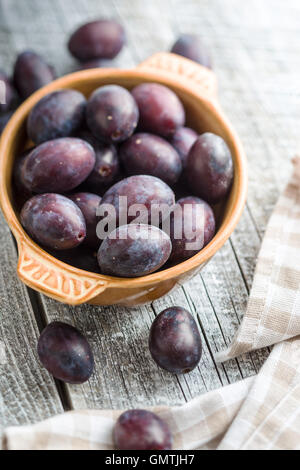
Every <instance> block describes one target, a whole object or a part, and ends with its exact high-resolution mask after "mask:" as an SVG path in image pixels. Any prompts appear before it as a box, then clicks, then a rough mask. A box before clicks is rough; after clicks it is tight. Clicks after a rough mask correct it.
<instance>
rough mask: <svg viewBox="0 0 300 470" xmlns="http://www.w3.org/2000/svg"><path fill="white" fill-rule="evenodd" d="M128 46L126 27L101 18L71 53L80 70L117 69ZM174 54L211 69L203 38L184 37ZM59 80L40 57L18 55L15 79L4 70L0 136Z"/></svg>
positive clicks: (78, 34)
mask: <svg viewBox="0 0 300 470" xmlns="http://www.w3.org/2000/svg"><path fill="white" fill-rule="evenodd" d="M125 43H126V33H125V30H124V28H123V26H122V25H120V24H119V23H118V22H117V21H115V20H112V19H97V20H94V21H91V22H89V23H86V24H84V25H82V26H80V27H79V28H78V29H76V31H74V33H73V34H72V35H71V37H70V39H69V41H68V44H67V46H68V50H69V52H70V53H71V55H72V56H73V57H74V58H75V59H76V60H77V61H78V62H79V63H78V64H77V65H76V67H75V68H76V70H84V69H90V68H98V67H115V64H114V62H113V59H115V57H116V56H117V55H118V54H119V52H120V51H121V50H122V48H123V46H124V44H125ZM171 52H173V53H176V54H179V55H182V56H184V57H187V58H189V59H191V60H193V61H195V62H198V63H200V64H202V65H204V66H206V67H209V68H211V58H210V54H209V52H208V50H207V47H206V46H204V44H203V43H202V41H201V39H200V37H199V36H197V35H195V34H182V35H181V36H179V38H178V39H177V40H176V42H175V43H174V44H173V46H172V48H171ZM55 78H56V72H55V69H54V67H53V66H52V65H50V64H48V62H47V61H46V60H45V59H44V57H42V56H41V55H40V54H37V53H36V52H34V51H32V50H25V51H23V52H21V53H20V54H18V56H17V59H16V62H15V65H14V69H13V73H12V77H11V78H10V77H9V76H8V75H7V74H6V73H5V72H4V71H2V70H0V81H2V82H3V83H4V85H5V104H0V135H1V132H2V131H3V129H4V127H5V126H6V124H7V122H8V121H9V119H10V117H11V116H12V114H13V110H14V109H15V108H16V107H17V106H18V105H19V104H20V102H21V101H22V100H24V99H26V98H28V97H29V96H30V95H31V94H32V93H34V92H35V91H36V90H38V89H39V88H41V87H43V86H45V85H47V84H48V83H50V82H52V81H53V80H54V79H55Z"/></svg>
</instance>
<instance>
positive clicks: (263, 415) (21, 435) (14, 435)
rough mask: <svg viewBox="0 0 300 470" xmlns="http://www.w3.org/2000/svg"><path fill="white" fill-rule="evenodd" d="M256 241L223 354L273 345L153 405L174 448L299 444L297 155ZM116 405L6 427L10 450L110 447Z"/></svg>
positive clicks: (299, 201)
mask: <svg viewBox="0 0 300 470" xmlns="http://www.w3.org/2000/svg"><path fill="white" fill-rule="evenodd" d="M294 165H295V166H294V174H293V176H292V179H291V181H290V183H289V184H288V186H287V188H286V190H285V191H284V193H283V195H282V196H281V197H280V199H279V201H278V203H277V205H276V207H275V210H274V213H273V214H272V216H271V219H270V222H269V224H268V228H267V231H266V234H265V238H264V241H263V243H262V247H261V251H260V254H259V259H258V263H257V268H256V273H255V277H254V282H253V288H252V291H251V295H250V299H249V303H248V307H247V311H246V313H245V316H244V319H243V322H242V324H241V326H240V329H239V331H238V332H237V334H236V337H235V338H234V340H233V343H232V344H231V346H230V347H229V348H228V350H226V351H224V352H223V353H220V354H219V355H218V357H217V359H218V360H227V359H229V358H232V357H235V356H237V355H239V354H242V353H244V352H246V351H251V350H254V349H258V348H262V347H265V346H271V345H273V344H276V346H275V347H274V349H273V351H272V353H271V354H270V356H269V358H268V359H267V361H266V362H265V364H264V366H263V367H262V369H261V371H260V372H259V373H258V375H257V376H256V377H252V378H249V379H246V380H243V381H240V382H237V383H235V384H232V385H229V386H227V387H224V388H222V389H219V390H215V391H212V392H209V393H207V394H205V395H202V396H200V397H198V398H196V399H194V400H192V401H191V402H189V403H187V404H185V405H183V406H180V407H173V408H167V407H166V408H156V409H155V408H154V409H153V410H154V411H155V412H157V413H158V414H159V415H160V416H161V417H162V418H163V419H165V420H166V421H167V422H168V423H169V426H170V428H171V430H172V432H173V435H174V448H175V449H222V450H225V449H233V450H240V449H243V450H250V449H251V450H254V449H255V450H258V449H261V450H267V449H270V450H271V449H274V450H275V449H290V450H296V449H300V337H297V336H298V335H300V158H297V159H295V161H294ZM119 414H120V411H112V410H106V411H104V410H103V411H96V410H89V411H88V410H86V411H71V412H68V413H65V414H63V415H60V416H55V417H53V418H50V419H48V420H46V421H44V422H42V423H38V424H35V425H33V426H22V427H12V428H8V429H7V430H6V433H5V445H6V448H8V449H112V448H114V446H113V442H112V429H113V426H114V423H115V420H116V419H117V417H118V415H119Z"/></svg>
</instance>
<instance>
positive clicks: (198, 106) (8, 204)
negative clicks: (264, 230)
mask: <svg viewBox="0 0 300 470" xmlns="http://www.w3.org/2000/svg"><path fill="white" fill-rule="evenodd" d="M149 81H152V82H158V83H162V84H164V85H166V86H168V87H170V88H171V89H173V90H174V91H175V93H176V94H177V95H178V96H179V98H180V99H181V100H182V102H183V104H184V107H185V110H186V116H187V121H186V125H187V126H189V127H192V128H193V129H195V130H196V131H197V132H198V133H199V134H200V133H203V132H206V131H210V132H214V133H216V134H218V135H220V136H221V137H223V138H224V139H225V141H226V142H227V144H228V146H229V148H230V150H231V153H232V156H233V160H234V168H235V173H234V182H233V185H232V188H231V191H230V194H229V195H228V198H227V200H226V201H225V202H224V203H222V204H220V205H218V206H215V207H214V211H215V214H216V217H217V233H216V235H215V237H214V238H213V240H212V241H211V242H210V243H209V245H207V246H206V247H205V248H204V249H203V250H202V251H201V252H199V253H198V254H197V255H195V256H194V257H193V258H190V259H189V260H187V261H184V262H183V263H180V264H179V265H176V266H174V267H171V268H168V269H164V270H163V273H165V275H164V277H168V278H169V277H172V276H173V275H175V274H176V272H177V273H178V272H179V271H180V272H185V271H188V270H190V269H191V268H193V267H196V266H197V265H200V264H202V263H204V262H206V261H207V260H208V259H209V258H210V257H211V256H212V255H213V254H214V253H215V252H216V251H217V249H218V248H219V247H220V246H222V245H223V243H224V242H225V241H226V239H227V238H228V236H229V235H230V233H231V232H232V230H233V228H234V225H235V224H236V222H237V220H238V218H239V215H240V212H241V210H242V206H243V205H244V200H245V194H246V176H245V172H246V170H245V167H244V165H245V159H244V155H243V151H242V148H241V146H240V144H239V140H238V138H237V136H236V135H235V133H234V131H233V129H232V128H231V126H230V125H229V123H228V122H227V120H226V118H225V117H224V116H223V114H222V112H221V111H220V109H219V107H218V105H217V104H216V103H215V102H214V100H212V99H211V97H207V96H206V95H205V94H204V93H201V90H199V89H197V85H196V84H195V87H194V88H193V87H192V86H191V84H190V83H184V80H180V79H176V77H174V76H172V74H168V73H157V72H155V71H151V70H150V69H149V71H148V70H142V69H140V70H139V69H138V68H137V69H135V70H118V69H97V70H96V69H95V70H87V71H82V72H76V73H73V74H71V75H67V76H65V77H62V78H61V79H58V80H56V81H54V82H52V83H51V84H49V85H47V86H46V87H44V88H43V89H41V90H39V91H38V92H36V93H35V94H34V95H32V96H31V97H30V98H29V99H28V100H26V101H25V102H24V103H23V104H22V105H21V106H20V108H19V109H18V110H17V111H16V113H15V115H14V117H13V118H12V120H11V121H10V122H9V123H8V125H7V127H6V129H5V131H4V133H3V136H2V139H1V149H2V156H1V158H2V162H1V167H2V175H1V192H2V196H1V198H2V207H3V210H4V214H5V216H6V218H7V219H10V220H8V221H9V222H11V223H10V225H11V226H17V229H18V230H19V231H21V232H23V233H24V231H23V229H22V227H21V225H20V222H19V220H18V211H17V208H16V206H15V203H14V199H13V193H12V184H11V183H12V181H11V180H12V169H13V163H14V160H15V158H16V157H17V156H18V155H20V153H21V152H22V151H23V150H25V149H26V148H28V147H29V146H30V142H29V141H28V139H27V136H26V120H27V116H28V114H29V112H30V110H31V109H32V107H33V106H34V105H35V103H37V102H38V101H39V100H40V99H41V98H42V97H43V96H44V95H46V94H48V93H50V92H52V91H54V90H57V89H61V88H73V89H76V90H78V91H80V92H82V93H83V94H84V95H85V96H86V97H88V96H89V95H90V94H91V93H92V92H93V91H94V90H95V89H96V88H97V87H99V86H101V85H105V84H112V83H114V84H118V85H121V86H124V87H125V88H127V89H129V90H130V89H132V88H133V87H134V86H135V85H138V84H139V83H142V82H149ZM25 238H29V237H28V236H27V235H26V234H25ZM156 275H159V276H160V277H161V276H162V272H159V273H154V274H151V275H148V276H145V278H139V282H142V280H143V279H146V278H147V279H148V280H149V279H154V277H155V276H156ZM95 276H100V275H97V274H95ZM101 277H102V278H103V277H107V276H101ZM124 281H125V279H124ZM126 281H127V282H128V279H126Z"/></svg>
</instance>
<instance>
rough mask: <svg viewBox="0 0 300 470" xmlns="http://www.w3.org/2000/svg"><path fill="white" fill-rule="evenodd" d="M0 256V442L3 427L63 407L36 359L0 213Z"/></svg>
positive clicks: (30, 318) (33, 326) (34, 335)
mask: <svg viewBox="0 0 300 470" xmlns="http://www.w3.org/2000/svg"><path fill="white" fill-rule="evenodd" d="M0 259H1V264H0V348H1V351H0V443H1V431H2V430H3V428H4V427H6V426H11V425H17V424H26V423H33V422H37V421H40V420H42V419H45V418H47V417H49V416H52V415H53V414H56V413H60V412H62V411H63V407H62V405H61V402H60V398H59V395H58V393H57V390H56V387H55V384H54V381H53V379H52V378H51V377H50V376H49V375H48V374H47V372H46V371H45V370H44V369H43V368H42V367H41V365H40V363H39V360H38V356H37V352H36V346H37V339H38V336H39V331H38V327H37V322H36V319H35V316H34V312H33V310H32V306H31V303H30V299H29V296H28V292H27V289H26V288H25V287H24V286H23V285H22V283H21V282H19V281H18V279H17V277H16V263H17V256H16V250H15V245H14V242H13V239H12V237H11V235H10V232H9V229H8V227H7V225H6V223H5V222H4V220H3V217H2V215H1V216H0ZM0 446H1V444H0Z"/></svg>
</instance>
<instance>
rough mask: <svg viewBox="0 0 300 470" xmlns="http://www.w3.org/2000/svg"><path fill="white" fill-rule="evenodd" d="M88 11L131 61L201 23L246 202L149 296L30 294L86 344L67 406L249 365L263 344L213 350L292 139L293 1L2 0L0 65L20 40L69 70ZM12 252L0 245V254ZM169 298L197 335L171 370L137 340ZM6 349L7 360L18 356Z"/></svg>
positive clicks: (199, 387) (185, 388) (152, 390)
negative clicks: (199, 352)
mask: <svg viewBox="0 0 300 470" xmlns="http://www.w3.org/2000/svg"><path fill="white" fill-rule="evenodd" d="M98 16H105V17H115V18H117V19H118V20H119V21H120V22H121V23H122V24H123V25H124V27H125V28H126V31H127V35H128V44H127V46H126V47H125V49H124V50H123V51H122V52H121V54H120V56H119V57H118V58H117V59H116V62H115V63H116V66H120V67H132V66H134V65H135V64H137V63H139V62H140V61H142V60H145V59H146V58H147V57H149V55H151V54H153V53H155V52H158V51H162V50H169V48H170V46H171V44H172V42H173V41H174V40H175V38H176V36H177V35H178V34H179V32H195V33H198V34H200V35H201V37H202V38H203V41H204V42H205V43H206V44H207V46H208V47H209V48H210V49H211V51H212V55H213V61H214V70H215V71H216V74H217V77H218V84H219V99H220V101H221V104H222V106H223V108H224V110H225V112H226V114H227V116H228V117H229V118H230V120H231V122H232V123H233V125H234V126H235V129H236V130H237V132H238V134H239V135H240V137H241V139H242V141H243V144H244V146H245V150H246V153H247V156H248V160H249V196H248V202H247V207H246V209H245V211H244V214H243V216H242V218H241V221H240V223H239V225H238V227H237V229H236V230H235V232H234V234H233V235H232V237H231V239H230V240H229V241H228V242H227V243H226V245H225V246H224V247H223V248H222V249H221V250H220V251H219V252H218V253H217V255H216V256H215V257H214V259H213V260H212V261H211V262H210V263H209V264H208V265H207V267H206V268H205V269H204V270H203V271H202V273H201V274H199V275H197V276H196V277H195V278H194V279H192V280H191V281H190V282H188V283H186V284H184V285H183V286H182V287H181V288H180V289H178V290H177V291H175V292H172V293H171V294H170V295H168V296H166V297H165V298H163V299H160V300H157V301H155V302H154V303H153V305H151V306H143V307H139V308H133V309H126V308H118V307H106V308H99V307H91V306H82V307H68V306H65V305H62V304H59V303H58V302H55V301H53V300H49V299H47V298H45V297H39V296H38V297H39V298H40V302H41V307H40V312H39V313H40V314H41V315H42V316H43V317H44V320H45V321H46V322H49V321H52V320H54V319H58V318H59V319H60V320H64V321H67V322H70V323H72V324H73V325H76V326H77V327H78V328H80V329H81V330H82V331H83V332H84V333H85V334H86V335H87V337H88V339H89V340H90V342H91V344H92V347H93V349H94V351H95V358H96V371H95V374H94V375H93V377H92V379H91V380H90V382H89V383H87V384H85V385H83V386H68V387H66V392H67V393H68V396H69V400H70V404H71V406H72V407H74V408H85V407H89V408H102V407H105V408H108V407H113V408H120V407H124V408H128V407H132V406H139V407H140V406H147V405H154V404H177V403H182V402H184V401H186V400H189V399H190V398H192V397H194V396H196V395H198V394H199V393H203V392H205V391H206V390H211V389H213V388H216V387H220V386H222V385H226V384H228V383H232V382H235V381H237V380H240V379H241V378H244V377H248V376H251V375H253V374H255V373H256V372H257V370H258V369H259V368H260V367H261V365H262V363H263V362H264V360H265V358H266V357H267V355H268V351H267V350H262V351H257V352H254V353H251V354H247V355H245V356H244V357H241V358H239V359H238V360H233V361H228V362H227V363H224V364H216V363H215V361H214V354H215V353H216V352H217V351H220V350H221V349H222V348H224V347H225V346H226V345H228V344H229V342H230V341H231V339H232V337H233V334H234V332H235V331H236V329H237V327H238V325H239V323H240V322H241V319H242V316H243V313H244V311H245V308H246V304H247V299H248V296H249V292H250V289H251V285H252V279H253V274H254V268H255V263H256V258H257V255H258V252H259V248H260V244H261V239H262V237H263V233H264V230H265V228H266V224H267V221H268V218H269V216H270V214H271V211H272V209H273V207H274V204H275V202H276V200H277V197H278V194H279V191H280V190H281V189H282V188H283V186H284V184H285V182H286V181H287V177H288V175H289V172H290V169H291V165H290V163H289V161H290V158H291V157H292V156H293V154H294V153H295V152H296V149H297V144H298V140H299V137H298V136H299V131H298V126H299V109H300V106H299V101H300V82H299V70H300V56H299V50H300V36H299V30H300V4H299V2H298V0H286V1H285V2H281V1H280V0H273V1H272V2H270V1H269V0H249V1H248V2H241V1H240V0H226V2H224V0H201V2H200V1H199V0H185V1H184V2H183V1H182V0H165V1H161V0H151V2H146V1H144V0H102V1H101V2H99V0H86V1H84V2H83V1H81V0H43V2H41V1H40V0H26V2H21V1H18V0H2V1H1V2H0V67H1V65H2V67H3V68H5V69H6V70H7V71H9V70H10V68H11V66H12V64H13V61H14V59H15V54H16V51H19V50H22V49H25V48H32V49H34V50H37V51H38V52H40V53H41V54H43V55H45V57H47V59H48V60H49V61H50V62H52V63H53V64H54V65H55V67H56V69H57V71H58V73H59V74H64V73H66V72H69V71H72V70H74V69H75V68H76V63H75V61H74V60H73V59H72V58H71V57H70V55H69V54H68V52H67V50H66V48H65V43H66V40H67V37H68V34H69V33H70V32H71V31H72V30H73V29H74V28H75V27H77V25H79V24H81V23H84V22H85V21H87V20H90V19H93V18H96V17H98ZM1 60H2V64H1ZM3 230H4V229H3ZM14 262H15V259H14V258H13V257H12V258H11V257H10V255H9V263H11V264H13V263H14ZM10 276H11V278H10V281H9V282H15V280H14V279H15V278H14V274H13V273H11V274H10ZM1 302H2V300H1ZM174 304H175V305H181V306H183V307H187V308H189V309H190V310H191V311H192V313H193V314H194V315H195V317H196V318H197V320H198V322H199V326H200V328H201V331H202V336H203V340H204V354H203V359H202V361H201V363H200V366H199V367H198V368H197V369H196V370H195V371H193V372H192V373H191V374H188V375H185V376H178V377H177V376H172V375H170V374H168V373H165V372H164V371H162V370H161V369H158V368H157V367H156V365H155V364H154V363H153V361H152V360H151V357H150V354H149V351H148V346H147V337H148V332H149V328H150V325H151V322H152V320H153V319H154V317H155V315H156V314H157V313H158V312H159V311H161V310H162V309H163V308H166V307H167V306H170V305H174ZM19 308H20V307H19ZM19 314H20V312H19ZM30 318H31V317H30ZM28 322H29V324H31V323H30V322H32V320H29V319H27V318H25V319H23V327H24V328H25V329H26V330H27V328H28V325H27V324H28ZM15 361H16V364H17V365H16V367H19V365H18V364H19V363H18V361H19V356H16V358H15ZM40 373H42V372H40ZM44 375H45V374H44ZM47 383H48V384H49V383H51V381H50V380H49V379H48V382H47ZM20 386H21V385H20ZM41 386H42V385H41V383H39V385H38V387H41ZM49 387H50V384H49ZM50 388H51V387H50ZM49 390H50V389H49ZM53 412H55V410H54V408H53ZM5 413H9V414H11V415H14V414H15V410H14V408H13V407H11V408H10V407H7V410H6V411H5ZM16 420H17V418H16Z"/></svg>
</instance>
